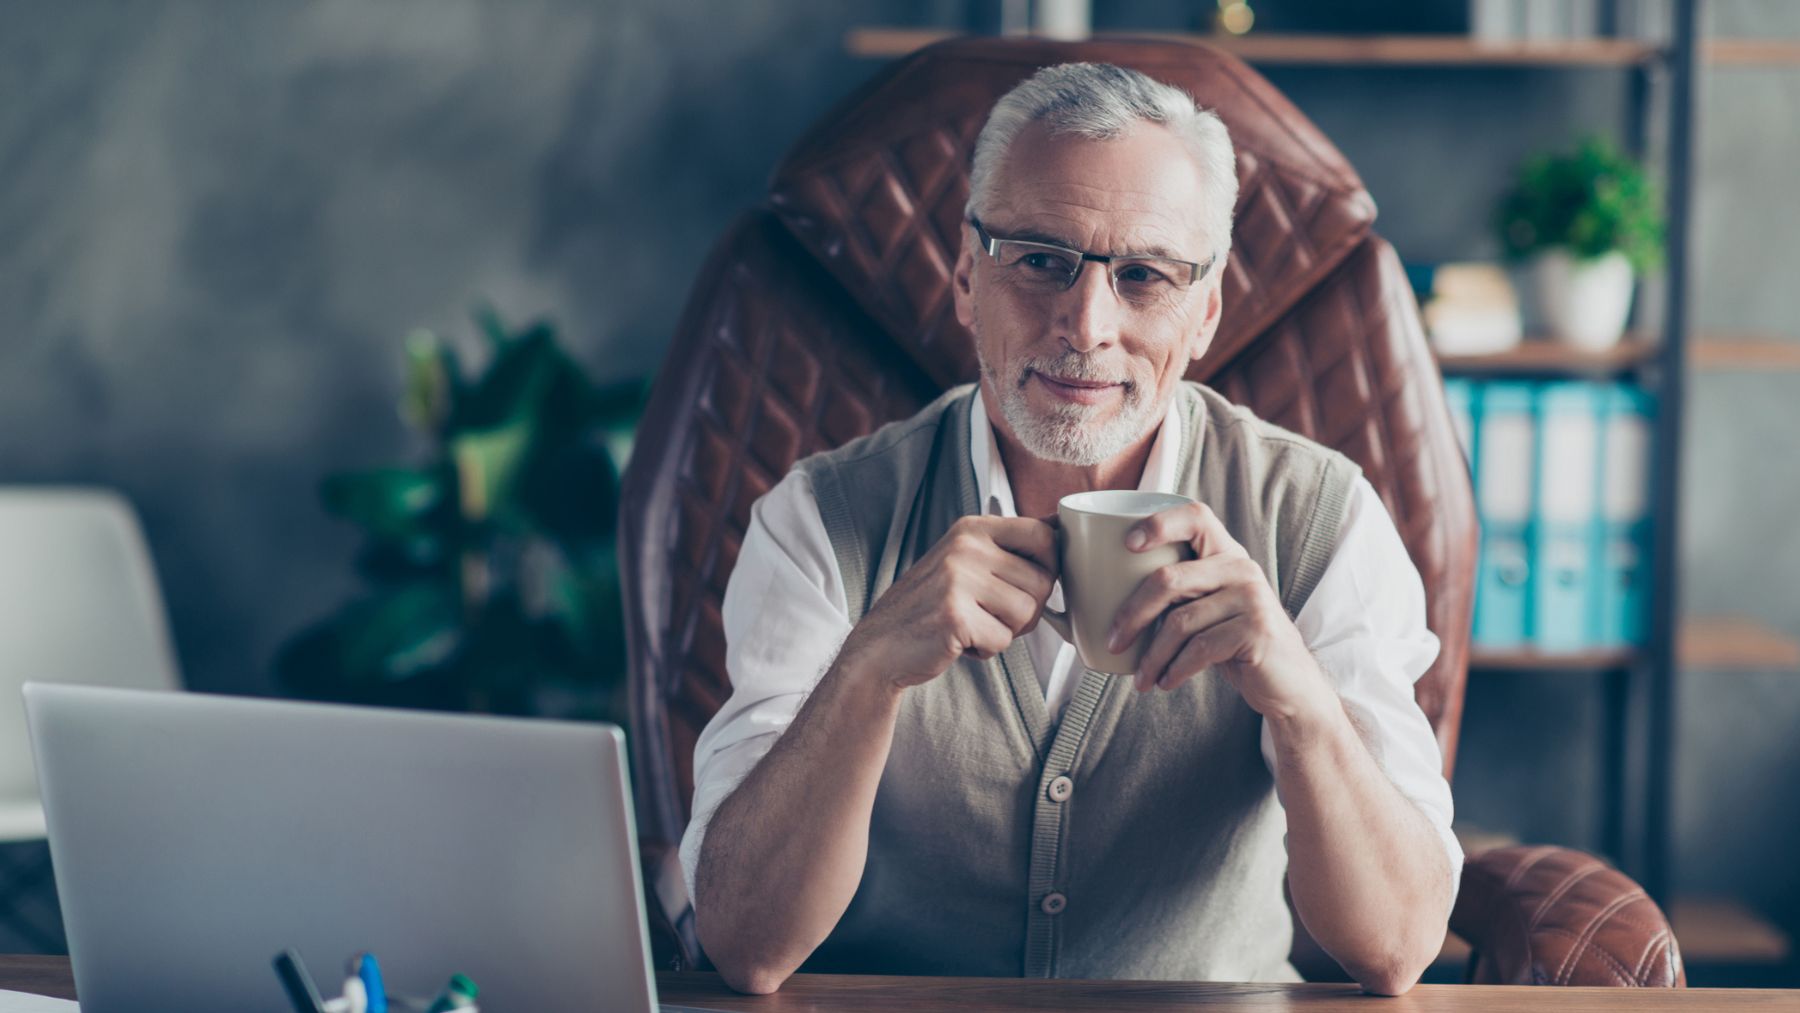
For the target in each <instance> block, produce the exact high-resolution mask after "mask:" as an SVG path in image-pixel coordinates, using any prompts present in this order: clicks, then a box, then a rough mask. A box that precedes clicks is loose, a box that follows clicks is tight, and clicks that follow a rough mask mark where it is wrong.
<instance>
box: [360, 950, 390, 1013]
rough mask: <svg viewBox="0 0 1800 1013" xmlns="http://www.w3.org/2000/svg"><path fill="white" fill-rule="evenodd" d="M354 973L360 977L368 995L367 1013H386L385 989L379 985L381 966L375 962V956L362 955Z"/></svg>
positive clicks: (369, 954) (371, 954) (370, 954)
mask: <svg viewBox="0 0 1800 1013" xmlns="http://www.w3.org/2000/svg"><path fill="white" fill-rule="evenodd" d="M356 973H357V974H358V975H360V976H361V977H362V981H363V988H364V990H366V991H367V992H368V993H369V1004H368V1006H367V1007H365V1009H366V1010H367V1013H388V1001H387V989H385V988H383V987H382V985H381V965H380V964H377V963H376V962H375V954H373V953H365V954H363V955H362V958H361V959H360V960H358V961H357V966H356Z"/></svg>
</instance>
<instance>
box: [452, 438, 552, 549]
mask: <svg viewBox="0 0 1800 1013" xmlns="http://www.w3.org/2000/svg"><path fill="white" fill-rule="evenodd" d="M533 430H534V426H533V424H532V420H531V419H530V418H524V419H518V420H515V421H513V422H511V423H508V424H505V425H501V426H496V427H494V428H492V429H482V430H473V431H467V432H463V433H460V434H458V435H457V436H456V437H455V438H454V439H452V440H451V441H450V457H451V460H453V461H454V462H455V463H456V478H457V502H458V504H459V508H460V510H461V512H462V516H463V518H464V519H465V520H468V521H471V522H477V523H479V522H481V521H485V520H487V519H489V518H491V517H495V518H499V519H501V520H511V519H512V518H514V516H515V515H516V514H517V513H518V509H517V507H516V505H515V504H514V502H513V490H514V487H515V485H516V483H517V481H518V478H519V475H520V473H521V472H522V471H523V470H524V466H525V462H526V460H527V458H528V455H529V454H530V452H531V444H532V434H533Z"/></svg>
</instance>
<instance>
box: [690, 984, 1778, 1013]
mask: <svg viewBox="0 0 1800 1013" xmlns="http://www.w3.org/2000/svg"><path fill="white" fill-rule="evenodd" d="M656 987H657V991H658V992H659V993H660V994H659V998H661V999H662V1001H663V1002H667V1003H679V1004H681V1005H684V1006H701V1007H705V1008H707V1009H718V1010H735V1011H752V1010H769V1011H777V1010H778V1011H781V1013H813V1011H818V1013H824V1011H826V1010H831V1011H842V1010H854V1011H856V1013H885V1011H889V1010H892V1011H896V1013H898V1011H902V1010H904V1011H908V1013H915V1011H920V1010H924V1011H931V1010H1038V1011H1043V1010H1199V1009H1201V1008H1202V1007H1205V1008H1207V1009H1255V1010H1286V1009H1304V1010H1307V1011H1310V1013H1331V1011H1334V1010H1354V1011H1356V1013H1414V1011H1425V1010H1430V1011H1432V1013H1461V1011H1465V1010H1466V1011H1470V1013H1473V1011H1476V1010H1480V1011H1483V1013H1491V1011H1498V1013H1509V1011H1518V1013H1527V1011H1529V1013H1541V1011H1547V1013H1557V1011H1582V1013H1586V1011H1589V1010H1632V1011H1634V1013H1635V1011H1638V1010H1709V1011H1710V1010H1777V1009H1779V1010H1787V1011H1790V1013H1791V1011H1793V1010H1796V1009H1800V991H1787V990H1782V991H1756V990H1751V989H1722V988H1690V989H1629V988H1501V987H1497V986H1492V985H1420V986H1419V987H1417V988H1415V989H1413V990H1412V991H1411V992H1408V993H1407V994H1405V995H1403V996H1400V997H1399V998H1397V999H1384V998H1381V997H1379V996H1372V995H1364V994H1363V993H1362V992H1360V991H1359V990H1358V989H1357V988H1356V987H1355V986H1354V985H1205V984H1186V983H1181V982H1166V981H1055V980H1052V981H1045V980H1041V979H1032V980H1020V979H1016V978H876V977H864V976H860V975H837V974H801V975H795V976H794V977H793V978H792V979H790V980H789V981H788V983H787V984H786V985H783V986H782V987H781V991H779V992H777V993H775V994H774V995H758V996H747V995H738V994H737V993H735V992H733V991H731V990H730V989H728V988H726V987H725V985H724V984H723V983H721V982H720V981H719V978H718V976H717V975H714V974H659V975H657V976H656Z"/></svg>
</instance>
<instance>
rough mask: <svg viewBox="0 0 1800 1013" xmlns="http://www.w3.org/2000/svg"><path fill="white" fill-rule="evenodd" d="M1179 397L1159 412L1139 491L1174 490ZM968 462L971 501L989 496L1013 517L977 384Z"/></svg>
mask: <svg viewBox="0 0 1800 1013" xmlns="http://www.w3.org/2000/svg"><path fill="white" fill-rule="evenodd" d="M1180 400H1181V399H1180V398H1179V397H1172V398H1170V399H1169V410H1168V411H1167V412H1165V413H1163V420H1162V425H1161V426H1160V427H1158V429H1157V433H1156V442H1155V443H1153V444H1151V446H1150V457H1149V459H1148V460H1146V461H1145V462H1144V474H1143V477H1142V478H1140V479H1139V480H1138V486H1137V487H1138V490H1139V491H1141V492H1174V491H1175V483H1176V481H1177V480H1178V479H1179V478H1180V476H1179V475H1178V474H1176V471H1177V469H1178V468H1179V466H1180V462H1181V409H1180V406H1179V404H1178V402H1179V401H1180ZM969 412H970V414H969V463H970V464H972V465H973V466H974V470H975V494H976V495H975V502H977V503H983V504H985V503H988V502H989V501H990V497H991V498H992V500H993V501H994V502H997V503H998V504H999V506H1000V515H1001V516H1003V517H1015V516H1017V515H1018V512H1019V511H1018V507H1017V506H1015V505H1014V503H1013V493H1012V481H1011V480H1010V479H1008V478H1007V477H1006V465H1005V463H1004V462H1002V461H1001V459H1000V445H999V443H998V441H997V440H996V439H995V437H994V424H993V421H992V420H991V419H989V418H988V414H987V403H986V401H984V400H983V399H982V396H981V385H980V384H976V385H975V397H974V403H973V404H971V405H970V406H969Z"/></svg>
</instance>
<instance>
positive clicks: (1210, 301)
mask: <svg viewBox="0 0 1800 1013" xmlns="http://www.w3.org/2000/svg"><path fill="white" fill-rule="evenodd" d="M1224 290H1225V281H1224V279H1223V278H1219V279H1218V280H1215V281H1214V282H1212V284H1210V285H1208V286H1207V289H1206V315H1205V316H1204V317H1202V318H1201V319H1200V329H1199V330H1198V331H1197V332H1195V334H1194V343H1193V347H1191V348H1190V349H1189V350H1188V360H1189V361H1191V362H1199V361H1200V357H1201V356H1203V355H1205V354H1206V350H1207V349H1209V348H1211V347H1212V343H1213V336H1214V335H1216V334H1218V333H1219V317H1220V315H1221V314H1222V313H1223V312H1224V307H1225V297H1224Z"/></svg>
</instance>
